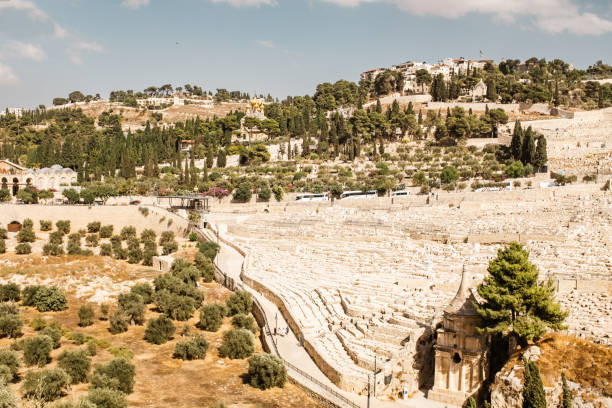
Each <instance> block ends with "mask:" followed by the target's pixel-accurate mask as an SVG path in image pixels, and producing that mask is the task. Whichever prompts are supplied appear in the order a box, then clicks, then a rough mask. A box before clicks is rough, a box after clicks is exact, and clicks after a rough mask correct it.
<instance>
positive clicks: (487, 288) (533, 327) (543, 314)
mask: <svg viewBox="0 0 612 408" xmlns="http://www.w3.org/2000/svg"><path fill="white" fill-rule="evenodd" d="M487 270H488V272H489V276H487V277H486V278H485V279H484V281H483V282H482V283H481V284H480V285H479V286H478V294H479V295H480V296H481V297H482V298H483V299H484V301H483V302H482V303H481V304H475V305H474V306H475V308H476V311H477V312H478V314H479V315H480V317H482V319H483V323H482V326H481V331H482V332H484V333H492V334H500V335H510V336H513V337H515V338H517V339H518V340H519V342H520V343H521V345H525V344H527V341H529V340H537V339H539V338H540V337H542V335H544V333H546V331H547V330H549V329H554V330H561V329H563V328H564V325H563V321H564V320H565V318H566V317H567V315H568V314H567V312H565V311H563V310H561V306H560V305H559V304H558V303H555V302H554V297H553V293H554V289H553V287H552V283H551V282H550V281H549V282H544V283H538V275H539V271H538V268H537V267H536V266H535V265H534V264H532V263H531V262H529V253H528V252H527V251H526V250H525V249H524V248H523V246H522V245H521V244H519V243H516V242H514V243H512V244H510V245H509V246H507V247H506V248H504V249H500V250H499V251H498V252H497V258H495V259H493V260H492V261H491V262H490V263H489V267H488V269H487Z"/></svg>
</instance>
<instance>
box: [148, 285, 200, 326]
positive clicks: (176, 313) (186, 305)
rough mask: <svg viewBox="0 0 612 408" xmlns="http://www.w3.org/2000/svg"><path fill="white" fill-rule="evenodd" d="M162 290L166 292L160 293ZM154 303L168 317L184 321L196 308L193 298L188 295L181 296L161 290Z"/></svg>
mask: <svg viewBox="0 0 612 408" xmlns="http://www.w3.org/2000/svg"><path fill="white" fill-rule="evenodd" d="M162 292H166V293H167V294H163V295H161V293H162ZM156 299H157V301H158V303H156V305H157V306H158V307H159V308H160V310H161V311H162V312H163V313H164V314H165V315H166V316H168V317H170V318H171V319H174V320H178V321H186V320H189V319H190V318H191V316H193V313H194V312H195V310H196V306H195V300H194V299H193V298H191V297H189V296H181V295H177V294H174V293H170V292H168V291H161V292H160V295H158V296H157V297H156Z"/></svg>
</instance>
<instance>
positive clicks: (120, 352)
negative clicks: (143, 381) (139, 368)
mask: <svg viewBox="0 0 612 408" xmlns="http://www.w3.org/2000/svg"><path fill="white" fill-rule="evenodd" d="M108 352H109V353H111V354H112V355H113V356H115V357H121V358H125V359H128V360H131V359H133V358H134V352H133V351H132V350H130V349H129V348H127V347H110V348H109V349H108Z"/></svg>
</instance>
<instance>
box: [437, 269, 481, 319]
mask: <svg viewBox="0 0 612 408" xmlns="http://www.w3.org/2000/svg"><path fill="white" fill-rule="evenodd" d="M470 278H471V277H470V274H469V273H468V272H467V271H466V269H465V265H463V271H462V272H461V284H460V285H459V290H457V294H456V295H455V297H454V299H453V300H452V301H451V302H450V303H449V304H448V306H447V307H446V309H444V313H446V314H452V315H461V316H477V315H478V313H476V309H475V308H474V305H473V303H474V302H476V298H475V297H474V294H473V293H472V289H471V287H470V283H471V279H470Z"/></svg>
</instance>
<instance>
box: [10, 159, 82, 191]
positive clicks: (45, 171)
mask: <svg viewBox="0 0 612 408" xmlns="http://www.w3.org/2000/svg"><path fill="white" fill-rule="evenodd" d="M76 181H77V173H76V172H75V171H74V170H72V169H68V168H64V167H62V166H60V165H58V164H56V165H53V166H51V167H50V168H49V167H45V168H42V169H28V168H26V167H22V166H19V165H18V164H15V163H12V162H10V161H8V160H0V188H2V189H6V190H9V192H10V193H11V195H12V196H16V195H17V192H19V190H20V189H22V188H25V187H36V188H37V189H38V190H56V191H61V190H63V189H64V188H66V187H69V186H70V185H71V184H72V183H76Z"/></svg>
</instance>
